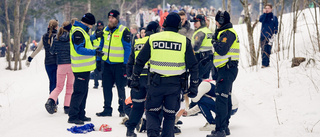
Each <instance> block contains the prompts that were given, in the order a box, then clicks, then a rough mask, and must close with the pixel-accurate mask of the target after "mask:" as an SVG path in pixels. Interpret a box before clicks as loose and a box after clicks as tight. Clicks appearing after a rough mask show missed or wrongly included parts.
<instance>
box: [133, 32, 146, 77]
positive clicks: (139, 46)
mask: <svg viewBox="0 0 320 137" xmlns="http://www.w3.org/2000/svg"><path fill="white" fill-rule="evenodd" d="M148 39H149V36H146V37H143V38H141V39H137V40H135V43H134V59H136V58H137V56H138V55H139V53H140V51H141V49H142V48H143V47H144V44H146V42H147V41H148ZM148 67H149V61H148V62H147V63H146V64H145V65H144V67H143V68H144V69H148ZM146 75H147V74H142V73H141V74H140V76H146Z"/></svg>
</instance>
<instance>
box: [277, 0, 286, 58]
mask: <svg viewBox="0 0 320 137" xmlns="http://www.w3.org/2000/svg"><path fill="white" fill-rule="evenodd" d="M279 3H280V5H281V11H280V22H279V24H280V25H279V30H278V39H277V44H278V50H277V52H280V38H279V37H280V36H281V35H280V34H281V31H282V17H283V16H282V15H283V10H284V0H280V2H279ZM278 56H279V57H278V59H279V60H280V54H278Z"/></svg>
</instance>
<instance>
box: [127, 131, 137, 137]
mask: <svg viewBox="0 0 320 137" xmlns="http://www.w3.org/2000/svg"><path fill="white" fill-rule="evenodd" d="M126 135H127V137H137V134H136V133H134V130H131V129H127V134H126Z"/></svg>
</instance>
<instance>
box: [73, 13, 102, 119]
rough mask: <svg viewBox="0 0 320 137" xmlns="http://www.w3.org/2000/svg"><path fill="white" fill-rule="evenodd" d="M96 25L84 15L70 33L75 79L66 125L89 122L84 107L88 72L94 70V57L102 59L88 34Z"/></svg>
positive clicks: (92, 17)
mask: <svg viewBox="0 0 320 137" xmlns="http://www.w3.org/2000/svg"><path fill="white" fill-rule="evenodd" d="M95 23H96V20H95V18H94V16H93V15H92V14H91V13H86V14H85V15H84V16H83V17H82V19H81V22H78V21H75V23H74V24H73V26H72V28H71V31H70V57H71V68H72V71H73V75H74V77H75V80H74V84H73V94H72V96H71V102H70V109H69V119H68V123H74V124H84V122H85V121H91V118H89V117H86V116H85V114H86V112H85V110H84V109H85V106H86V100H87V96H88V84H89V80H90V71H93V70H94V69H95V68H96V56H99V57H102V56H103V52H102V51H99V50H98V49H94V48H93V45H92V40H91V39H93V38H92V37H90V35H89V34H88V31H89V29H90V28H92V25H94V24H95Z"/></svg>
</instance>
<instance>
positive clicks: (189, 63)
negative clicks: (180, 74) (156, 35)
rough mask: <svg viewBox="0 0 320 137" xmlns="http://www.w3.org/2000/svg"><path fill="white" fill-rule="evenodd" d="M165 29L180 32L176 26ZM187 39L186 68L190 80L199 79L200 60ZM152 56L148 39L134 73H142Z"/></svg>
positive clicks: (137, 59) (138, 57) (137, 60)
mask: <svg viewBox="0 0 320 137" xmlns="http://www.w3.org/2000/svg"><path fill="white" fill-rule="evenodd" d="M165 31H174V32H178V30H176V29H175V28H169V27H167V28H165ZM186 39H187V43H186V52H185V63H186V69H188V70H189V73H190V80H191V81H198V78H199V76H198V75H199V74H198V61H197V59H196V57H195V55H194V52H193V49H192V46H191V41H190V39H188V38H187V37H186ZM150 56H151V49H150V44H149V40H148V41H147V42H146V44H145V45H144V47H143V48H142V50H141V51H140V53H139V55H138V56H137V58H136V64H135V65H134V68H133V73H134V74H135V75H140V74H141V72H142V70H143V67H144V65H145V63H146V62H147V61H148V60H149V59H150ZM190 84H191V83H190Z"/></svg>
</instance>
